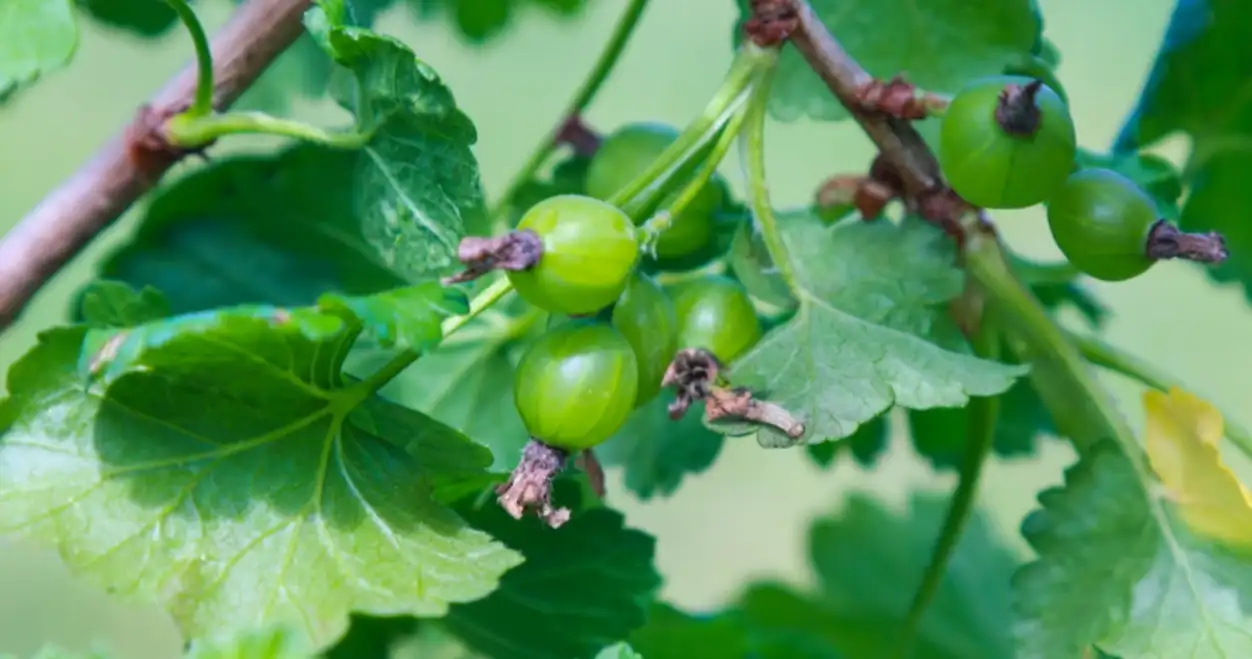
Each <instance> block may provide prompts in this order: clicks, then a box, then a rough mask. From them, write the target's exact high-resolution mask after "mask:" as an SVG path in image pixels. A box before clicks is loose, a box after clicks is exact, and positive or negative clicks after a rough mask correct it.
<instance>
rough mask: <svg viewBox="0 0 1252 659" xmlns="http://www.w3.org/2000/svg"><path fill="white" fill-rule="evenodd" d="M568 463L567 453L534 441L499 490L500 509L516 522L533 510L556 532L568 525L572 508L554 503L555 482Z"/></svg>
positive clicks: (524, 450) (527, 447) (529, 444)
mask: <svg viewBox="0 0 1252 659" xmlns="http://www.w3.org/2000/svg"><path fill="white" fill-rule="evenodd" d="M568 460H569V452H568V451H565V450H564V449H559V448H556V447H555V446H549V445H547V444H544V443H543V442H541V441H539V440H537V439H534V438H531V440H530V441H529V442H527V443H526V448H524V449H522V461H521V462H519V463H518V465H517V467H516V468H515V469H514V470H513V473H511V474H509V480H507V481H505V482H504V483H502V484H500V486H499V487H497V488H496V494H497V495H498V497H497V499H496V500H497V501H498V502H499V504H500V507H501V508H503V509H504V510H505V511H506V512H507V513H509V514H510V515H512V516H513V517H514V518H515V519H521V518H522V516H523V515H525V514H526V512H527V511H533V512H534V513H535V514H536V515H538V517H539V518H540V519H542V520H543V521H544V522H545V523H546V524H547V525H548V526H550V527H552V528H554V529H555V528H557V527H559V526H561V525H562V524H564V523H565V522H568V521H569V517H570V511H569V509H568V508H558V507H555V506H553V504H552V480H553V479H554V478H556V477H557V474H560V473H561V470H562V469H564V468H565V464H566V462H568Z"/></svg>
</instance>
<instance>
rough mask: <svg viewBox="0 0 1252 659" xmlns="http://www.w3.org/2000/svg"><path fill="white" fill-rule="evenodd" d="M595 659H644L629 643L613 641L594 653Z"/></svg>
mask: <svg viewBox="0 0 1252 659" xmlns="http://www.w3.org/2000/svg"><path fill="white" fill-rule="evenodd" d="M595 659H644V656H643V655H641V654H639V653H638V652H635V650H634V648H632V647H630V644H629V643H614V644H613V645H610V646H608V647H606V648H604V649H603V650H600V651H599V652H597V653H596V657H595Z"/></svg>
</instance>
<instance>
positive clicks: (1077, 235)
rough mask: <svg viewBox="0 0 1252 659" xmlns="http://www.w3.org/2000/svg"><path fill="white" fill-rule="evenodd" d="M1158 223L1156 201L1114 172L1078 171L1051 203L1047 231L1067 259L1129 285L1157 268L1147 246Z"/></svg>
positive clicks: (1096, 274)
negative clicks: (1129, 280)
mask: <svg viewBox="0 0 1252 659" xmlns="http://www.w3.org/2000/svg"><path fill="white" fill-rule="evenodd" d="M1158 219H1159V218H1157V214H1156V205H1155V204H1153V203H1152V198H1151V197H1149V196H1148V195H1147V193H1145V192H1144V191H1143V190H1142V189H1140V188H1139V186H1138V185H1136V184H1135V182H1134V181H1132V180H1130V179H1128V178H1126V177H1125V176H1122V175H1121V174H1118V173H1117V172H1114V171H1112V170H1109V169H1099V168H1093V169H1084V170H1082V171H1079V172H1077V173H1075V174H1074V175H1073V176H1070V177H1069V180H1068V181H1066V183H1065V185H1064V187H1062V188H1061V190H1060V191H1059V192H1057V193H1056V195H1055V196H1053V197H1052V199H1051V200H1050V201H1049V202H1048V228H1049V229H1051V231H1052V238H1053V239H1054V240H1056V244H1057V246H1058V247H1060V248H1061V252H1062V253H1063V254H1065V258H1066V259H1068V260H1069V262H1070V263H1072V264H1073V265H1074V267H1076V268H1078V269H1079V270H1081V271H1083V272H1084V273H1086V274H1087V275H1089V276H1091V277H1094V278H1096V279H1100V280H1102V281H1110V282H1115V281H1125V280H1127V279H1131V278H1133V277H1137V276H1139V275H1141V274H1143V273H1144V272H1147V270H1148V268H1151V267H1152V263H1153V261H1152V259H1150V258H1148V256H1147V243H1148V235H1149V234H1150V233H1151V231H1152V225H1154V224H1155V223H1156V221H1157V220H1158Z"/></svg>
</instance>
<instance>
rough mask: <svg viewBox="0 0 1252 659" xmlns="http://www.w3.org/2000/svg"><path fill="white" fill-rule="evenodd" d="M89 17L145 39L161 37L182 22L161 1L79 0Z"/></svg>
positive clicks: (79, 4)
mask: <svg viewBox="0 0 1252 659" xmlns="http://www.w3.org/2000/svg"><path fill="white" fill-rule="evenodd" d="M77 4H78V6H79V7H81V8H82V9H83V10H84V11H85V12H86V13H87V15H89V16H91V17H92V18H93V19H95V20H97V21H99V22H101V23H102V24H104V25H108V26H110V27H116V28H122V29H124V30H127V31H130V32H134V33H135V34H138V35H140V36H144V37H157V36H161V35H163V34H165V33H166V32H169V30H170V28H172V27H174V25H175V24H177V23H178V14H175V13H174V10H173V9H171V8H170V6H169V4H167V3H165V2H162V1H160V0H151V1H144V2H136V1H135V0H77Z"/></svg>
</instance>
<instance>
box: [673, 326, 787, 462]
mask: <svg viewBox="0 0 1252 659" xmlns="http://www.w3.org/2000/svg"><path fill="white" fill-rule="evenodd" d="M721 371H722V365H721V363H720V362H719V361H718V360H717V357H715V356H713V354H712V353H710V352H709V351H707V350H704V349H701V348H684V349H682V350H680V351H678V354H677V355H675V356H674V360H673V361H672V362H670V365H669V368H668V369H666V371H665V377H664V379H662V381H661V386H664V387H671V386H672V387H674V388H675V390H676V396H675V400H674V402H673V403H670V406H669V415H670V418H672V419H681V418H682V417H683V415H684V414H686V413H687V410H688V409H690V407H691V405H692V404H693V403H695V402H696V401H704V419H705V420H706V421H717V420H719V419H725V420H737V421H751V422H753V423H760V424H763V425H767V426H772V427H774V428H777V429H778V430H779V431H781V432H782V433H783V434H785V435H787V436H788V437H790V438H792V439H799V438H800V437H802V436H803V435H804V430H805V428H804V424H803V423H800V422H799V421H797V420H796V418H795V417H794V416H792V415H791V413H790V412H788V411H787V410H786V409H784V408H783V407H782V406H780V405H776V404H774V403H771V402H769V401H765V400H760V399H758V398H756V396H755V395H753V393H752V392H751V391H750V390H748V389H746V388H743V387H725V386H722V385H721V384H720V383H719V379H720V375H721Z"/></svg>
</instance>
